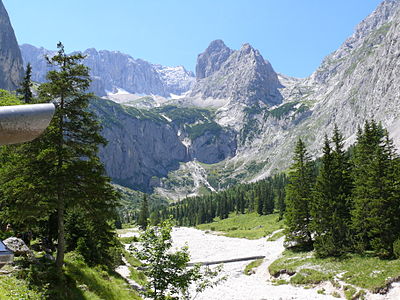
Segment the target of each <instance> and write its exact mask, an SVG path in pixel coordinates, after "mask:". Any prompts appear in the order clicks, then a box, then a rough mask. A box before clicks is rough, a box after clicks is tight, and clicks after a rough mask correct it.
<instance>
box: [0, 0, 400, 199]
mask: <svg viewBox="0 0 400 300" xmlns="http://www.w3.org/2000/svg"><path fill="white" fill-rule="evenodd" d="M3 13H4V12H3ZM1 28H2V30H3V28H4V26H2V27H1ZM6 30H9V32H8V33H4V32H0V42H1V44H4V43H5V44H7V45H12V43H9V42H3V40H4V39H6V38H10V37H9V36H10V32H11V31H12V28H11V27H10V28H8V29H7V28H6ZM12 42H13V41H12ZM17 50H18V49H12V50H7V51H8V52H7V55H3V54H2V53H0V56H1V57H2V60H1V61H0V70H2V69H4V68H8V69H11V70H12V71H10V72H8V73H9V74H11V75H12V76H16V75H18V74H20V73H21V67H20V66H21V62H20V60H19V57H18V53H17V52H18V51H17ZM1 51H3V48H1ZM4 51H5V50H4ZM20 51H21V53H22V58H23V61H24V64H26V63H28V62H30V63H31V64H32V69H33V73H32V74H33V77H32V79H33V80H35V81H37V82H43V81H45V74H46V72H47V71H48V66H47V63H46V61H45V59H44V56H45V55H50V56H52V55H54V54H55V52H53V51H49V50H46V49H43V48H37V47H34V46H31V45H27V44H24V45H21V46H20ZM14 52H15V53H16V54H15V60H14V61H11V62H10V59H9V55H11V54H12V53H14ZM83 54H84V55H86V59H85V60H84V63H85V64H86V65H87V66H89V67H90V69H91V75H92V79H93V82H92V86H91V90H92V91H93V92H94V93H95V94H96V95H97V96H98V98H97V99H95V100H93V101H92V104H91V109H93V111H95V112H96V114H97V115H98V116H99V117H100V119H101V120H102V124H103V127H104V128H103V132H102V134H103V136H104V137H105V138H106V139H107V140H108V145H107V146H106V147H104V148H102V149H101V154H100V156H101V159H102V160H103V162H104V163H105V166H106V170H107V172H108V175H109V176H111V178H112V179H113V181H114V182H115V183H118V184H120V185H122V186H125V187H128V188H132V189H138V190H141V191H145V192H154V193H156V194H159V195H160V196H163V197H166V198H169V199H175V200H176V199H179V198H182V197H185V196H187V195H197V194H202V193H206V192H207V191H214V190H219V189H223V188H226V187H228V186H231V185H233V184H236V183H240V182H253V181H257V180H260V179H262V178H265V177H266V176H268V175H270V174H274V173H277V172H278V171H282V170H285V169H286V168H287V167H288V166H289V165H290V163H291V161H290V159H288V157H290V155H291V153H292V152H293V148H294V145H295V142H296V139H297V138H298V137H302V138H303V140H304V142H305V143H306V144H307V146H308V148H309V150H310V153H311V154H312V155H313V156H314V157H316V156H318V155H320V153H319V152H318V151H320V149H321V145H322V142H323V137H324V135H325V133H329V132H331V131H332V129H333V126H334V124H337V125H338V127H339V129H340V130H341V131H342V133H343V134H344V136H345V138H346V144H347V145H350V144H351V143H353V142H354V141H355V136H356V131H357V127H358V126H360V125H362V124H363V123H364V121H365V120H366V119H369V118H371V117H374V118H375V119H376V120H377V121H380V122H382V124H383V125H384V126H385V127H386V128H388V129H389V132H390V134H391V136H392V138H393V139H394V142H395V144H396V146H397V147H398V146H400V118H399V117H400V0H385V1H383V2H382V3H381V4H380V5H379V6H378V7H377V9H376V10H375V11H374V12H373V13H372V14H371V15H369V16H368V17H367V18H366V19H365V20H363V21H362V22H361V23H360V24H359V25H358V26H357V27H356V29H355V31H354V33H353V35H352V36H351V37H349V38H348V39H347V40H346V41H344V43H343V44H342V46H341V47H340V48H339V49H338V50H336V51H335V52H333V53H331V54H330V55H328V56H327V57H326V58H325V59H324V60H323V62H322V63H321V65H320V67H319V68H318V69H317V70H316V71H315V72H314V73H313V74H312V75H311V76H310V77H307V78H292V77H288V76H285V75H283V74H279V73H276V72H275V70H274V69H273V67H272V64H271V63H270V62H269V61H267V60H266V59H265V58H264V57H263V56H262V55H261V53H260V52H259V51H258V50H257V49H254V48H253V47H252V46H251V45H249V44H244V45H243V46H242V47H241V48H240V49H238V50H234V49H230V48H228V47H227V46H226V45H225V44H224V42H223V41H222V40H215V41H212V42H211V43H210V45H209V46H208V47H207V49H205V50H204V52H203V53H201V54H199V55H198V58H197V66H196V74H193V73H191V72H189V71H187V70H185V68H184V67H182V66H179V67H165V66H161V65H155V64H151V63H149V62H146V61H143V60H140V59H134V58H132V57H131V56H129V55H127V54H123V53H120V52H115V51H106V50H102V51H97V50H95V49H88V50H86V51H84V52H83ZM3 57H4V59H3ZM0 83H1V87H2V88H13V87H14V86H15V79H14V78H13V77H12V78H10V79H9V80H8V81H4V82H0Z"/></svg>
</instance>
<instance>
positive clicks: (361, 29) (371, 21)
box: [333, 0, 400, 58]
mask: <svg viewBox="0 0 400 300" xmlns="http://www.w3.org/2000/svg"><path fill="white" fill-rule="evenodd" d="M399 8H400V0H385V1H383V2H382V3H381V4H380V5H379V6H378V7H377V8H376V9H375V10H374V11H373V12H372V13H371V14H370V15H369V16H368V17H366V18H365V19H364V20H363V21H361V23H359V24H358V25H357V27H356V28H355V30H354V33H353V35H352V36H351V37H349V38H348V39H347V40H346V41H345V42H344V43H343V44H342V46H341V47H340V48H339V49H338V50H337V51H335V53H334V55H333V57H334V58H341V57H343V56H346V55H347V54H348V53H350V52H351V51H352V50H353V49H355V48H358V47H359V46H360V45H361V44H362V43H363V41H364V38H365V37H367V36H368V35H369V34H370V33H371V32H372V31H374V30H377V29H379V28H380V27H381V26H382V25H384V24H386V23H388V22H390V21H391V19H392V17H393V16H394V15H395V14H396V11H397V10H398V9H399Z"/></svg>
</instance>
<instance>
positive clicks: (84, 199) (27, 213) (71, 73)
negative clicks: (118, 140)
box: [1, 43, 119, 271]
mask: <svg viewBox="0 0 400 300" xmlns="http://www.w3.org/2000/svg"><path fill="white" fill-rule="evenodd" d="M57 47H58V53H57V54H56V55H55V56H53V57H52V58H48V62H49V63H50V64H51V65H52V66H53V67H54V70H52V71H50V72H49V73H48V74H47V80H48V82H46V83H44V84H42V85H41V86H40V88H39V97H40V99H41V101H43V102H50V101H52V102H53V103H55V105H56V112H55V114H54V117H53V120H52V121H51V123H50V125H49V127H48V128H47V130H46V131H45V133H44V134H43V135H42V136H41V137H40V138H38V139H37V140H35V141H33V142H31V143H27V144H24V145H22V146H21V148H19V150H18V154H19V157H20V159H18V160H15V163H14V164H13V161H11V162H10V163H9V164H8V165H7V167H6V168H5V169H4V170H5V172H3V173H2V174H1V175H2V176H1V180H2V182H7V184H6V185H4V186H3V189H2V192H3V199H7V200H8V201H7V202H8V203H9V212H10V214H9V215H8V216H9V217H10V218H15V219H17V220H23V219H32V220H35V219H47V220H49V219H50V216H52V215H56V220H57V222H56V223H57V224H56V226H55V227H56V229H55V231H56V232H57V257H56V265H57V267H58V269H59V270H60V271H61V268H62V265H63V263H64V253H65V249H66V244H65V233H66V232H65V215H66V213H67V212H68V211H69V210H73V209H77V210H79V211H80V212H81V213H82V214H83V218H84V219H85V220H87V222H88V224H89V225H88V228H91V230H92V234H93V236H95V237H96V247H98V248H96V251H102V253H103V254H104V253H105V252H108V251H109V250H110V251H111V248H110V247H113V244H114V242H112V241H115V233H114V232H113V230H112V229H113V228H112V226H111V224H112V222H111V220H113V219H114V217H115V213H116V211H115V208H116V206H117V203H118V201H119V199H118V194H117V193H116V192H115V191H114V189H113V187H112V185H111V183H110V179H109V178H108V177H107V176H106V175H105V170H104V166H103V164H102V163H101V162H100V159H99V157H98V147H99V145H105V144H106V141H105V139H104V138H103V137H101V135H100V130H101V127H100V125H99V123H98V122H97V121H96V119H95V117H94V115H93V114H92V113H90V112H89V111H88V104H89V99H90V98H92V97H93V95H92V94H90V93H86V90H87V88H88V87H89V84H90V78H89V71H88V68H87V67H86V66H84V65H82V64H80V61H81V60H82V59H83V58H84V57H83V56H82V55H81V54H76V55H67V54H66V53H65V51H64V46H63V45H62V44H61V43H59V44H58V45H57ZM14 174H16V176H14ZM13 176H14V177H13ZM49 224H50V223H49ZM92 250H93V251H94V249H92ZM97 263H100V261H97Z"/></svg>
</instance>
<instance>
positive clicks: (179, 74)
mask: <svg viewBox="0 0 400 300" xmlns="http://www.w3.org/2000/svg"><path fill="white" fill-rule="evenodd" d="M20 48H21V52H22V57H23V59H24V61H25V63H28V62H30V63H31V64H32V70H33V71H32V79H33V80H34V81H38V82H44V81H45V80H46V78H45V77H46V73H47V72H48V71H49V66H48V64H47V62H46V60H45V56H46V55H49V56H52V55H53V54H54V53H55V52H54V51H49V50H46V49H44V48H37V47H35V46H32V45H28V44H24V45H21V46H20ZM83 54H84V55H85V56H86V58H85V60H84V64H85V65H87V66H88V67H89V68H90V73H91V77H92V80H93V81H92V84H91V91H93V92H94V93H95V94H96V95H98V96H106V95H107V93H109V92H111V93H112V92H116V91H119V90H124V91H126V92H129V93H132V94H145V95H150V94H154V95H159V96H164V97H169V96H170V94H178V95H179V94H182V93H184V92H186V91H188V90H189V89H190V88H191V86H192V85H193V83H194V75H193V73H192V72H188V71H186V70H185V68H183V67H163V66H160V65H153V64H151V63H149V62H147V61H145V60H142V59H134V58H133V57H132V56H130V55H128V54H125V53H122V52H119V51H108V50H100V51H98V50H96V49H95V48H89V49H87V50H85V51H84V52H83Z"/></svg>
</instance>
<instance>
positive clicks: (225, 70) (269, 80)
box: [191, 40, 282, 106]
mask: <svg viewBox="0 0 400 300" xmlns="http://www.w3.org/2000/svg"><path fill="white" fill-rule="evenodd" d="M196 77H197V82H196V85H195V86H194V88H193V90H192V92H191V96H193V97H194V96H196V95H200V96H201V97H202V98H203V99H204V98H215V99H230V100H231V101H233V102H239V103H244V104H247V105H253V104H258V103H263V104H266V105H269V106H272V105H276V104H279V103H281V102H282V95H281V94H280V92H279V88H280V87H282V85H281V84H280V82H279V80H278V76H277V74H276V73H275V71H274V70H273V68H272V66H271V64H270V63H269V62H268V61H266V60H264V58H263V57H262V56H261V54H260V52H259V51H258V50H255V49H254V48H253V47H251V46H250V45H249V44H245V45H243V46H242V48H241V49H240V50H238V51H232V50H230V49H229V48H227V47H226V46H225V44H224V43H223V42H222V41H220V40H217V41H214V42H212V43H211V44H210V46H209V47H208V48H207V49H206V51H205V52H204V53H202V54H200V55H199V57H198V60H197V66H196Z"/></svg>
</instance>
